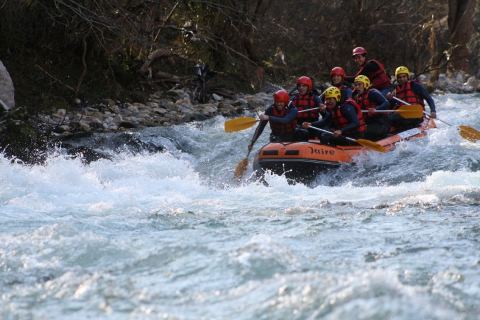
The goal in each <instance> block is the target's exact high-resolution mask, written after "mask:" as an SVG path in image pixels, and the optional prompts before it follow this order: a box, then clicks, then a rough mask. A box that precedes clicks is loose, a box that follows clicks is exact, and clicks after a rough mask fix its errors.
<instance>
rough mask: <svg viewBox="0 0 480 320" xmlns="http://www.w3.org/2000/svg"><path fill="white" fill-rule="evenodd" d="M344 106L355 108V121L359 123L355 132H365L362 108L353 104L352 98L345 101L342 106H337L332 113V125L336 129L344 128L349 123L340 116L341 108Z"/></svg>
mask: <svg viewBox="0 0 480 320" xmlns="http://www.w3.org/2000/svg"><path fill="white" fill-rule="evenodd" d="M346 104H351V105H352V106H354V107H355V111H356V113H357V119H358V122H359V126H358V127H357V128H356V129H355V131H356V132H360V133H362V132H365V130H366V128H367V126H366V125H365V120H364V119H363V114H362V108H361V107H360V105H359V104H358V103H356V102H355V100H353V99H352V98H349V99H347V100H345V102H344V103H343V104H341V105H340V106H338V108H336V109H335V111H334V112H333V123H334V125H335V127H336V128H337V129H342V128H344V127H345V126H346V125H347V124H348V123H349V122H348V119H347V118H345V117H344V116H343V114H342V107H343V106H344V105H346Z"/></svg>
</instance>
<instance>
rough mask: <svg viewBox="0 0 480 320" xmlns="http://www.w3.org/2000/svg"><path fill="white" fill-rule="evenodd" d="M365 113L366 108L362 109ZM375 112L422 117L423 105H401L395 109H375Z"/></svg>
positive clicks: (405, 116)
mask: <svg viewBox="0 0 480 320" xmlns="http://www.w3.org/2000/svg"><path fill="white" fill-rule="evenodd" d="M362 112H364V113H366V112H368V110H362ZM375 113H399V114H400V116H401V117H402V118H405V119H415V118H421V117H423V107H422V106H421V105H419V104H412V105H407V106H401V107H399V108H398V109H395V110H375Z"/></svg>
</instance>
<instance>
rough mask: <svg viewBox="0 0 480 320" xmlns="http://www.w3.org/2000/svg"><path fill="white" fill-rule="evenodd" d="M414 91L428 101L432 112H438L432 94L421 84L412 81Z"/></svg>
mask: <svg viewBox="0 0 480 320" xmlns="http://www.w3.org/2000/svg"><path fill="white" fill-rule="evenodd" d="M412 91H413V92H415V94H417V95H418V96H419V97H421V98H422V99H424V100H425V101H427V104H428V106H429V107H430V113H436V108H435V101H433V98H432V96H431V95H430V94H429V93H428V91H427V89H425V88H424V87H423V86H422V85H421V84H419V83H417V82H414V81H412Z"/></svg>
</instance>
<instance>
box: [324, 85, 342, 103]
mask: <svg viewBox="0 0 480 320" xmlns="http://www.w3.org/2000/svg"><path fill="white" fill-rule="evenodd" d="M341 95H342V94H341V93H340V89H338V88H337V87H328V88H327V90H325V99H328V98H334V99H335V100H337V102H339V101H340V97H341Z"/></svg>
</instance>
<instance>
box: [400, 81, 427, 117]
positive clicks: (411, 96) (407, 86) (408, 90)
mask: <svg viewBox="0 0 480 320" xmlns="http://www.w3.org/2000/svg"><path fill="white" fill-rule="evenodd" d="M395 96H396V97H397V98H399V99H401V100H403V101H405V102H408V103H410V104H419V105H421V106H422V107H423V109H424V110H425V103H424V102H423V99H422V98H421V97H419V96H418V95H417V94H416V93H415V92H413V90H412V80H409V81H407V82H406V83H404V84H403V85H397V87H396V88H395Z"/></svg>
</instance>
